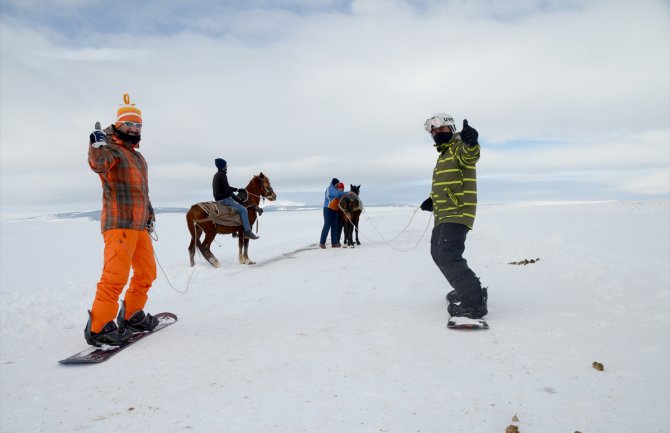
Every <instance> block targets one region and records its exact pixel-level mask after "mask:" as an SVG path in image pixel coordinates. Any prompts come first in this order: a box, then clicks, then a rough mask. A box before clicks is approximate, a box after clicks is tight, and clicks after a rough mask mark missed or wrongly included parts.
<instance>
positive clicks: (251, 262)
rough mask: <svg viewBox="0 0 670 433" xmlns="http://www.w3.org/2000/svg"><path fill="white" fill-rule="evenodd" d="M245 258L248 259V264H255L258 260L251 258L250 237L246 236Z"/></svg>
mask: <svg viewBox="0 0 670 433" xmlns="http://www.w3.org/2000/svg"><path fill="white" fill-rule="evenodd" d="M244 259H245V260H246V263H247V265H255V264H256V262H254V261H253V260H251V259H250V258H249V239H248V238H244Z"/></svg>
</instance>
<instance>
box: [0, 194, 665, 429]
mask: <svg viewBox="0 0 670 433" xmlns="http://www.w3.org/2000/svg"><path fill="white" fill-rule="evenodd" d="M669 207H670V206H669V203H668V202H667V201H661V202H603V203H588V204H584V203H582V204H578V203H561V204H553V205H533V206H530V205H519V206H511V205H509V206H495V207H487V206H481V207H480V209H479V215H478V219H477V222H476V225H475V230H474V231H472V232H471V233H470V235H469V238H468V241H467V243H466V252H465V256H466V258H467V259H468V261H469V263H470V265H471V267H472V268H473V269H474V270H475V271H476V272H477V274H478V275H479V276H480V277H481V279H482V281H483V283H484V284H485V285H487V286H488V287H489V297H490V299H489V316H488V319H489V323H490V325H491V329H490V330H488V331H474V332H473V331H454V330H448V329H446V328H445V325H446V322H447V312H446V304H445V301H444V295H445V294H446V293H447V291H448V290H449V288H448V287H447V285H446V282H445V280H444V278H443V277H442V275H441V274H440V272H439V271H438V270H437V268H436V267H435V265H434V264H433V262H432V259H431V257H430V253H429V239H430V229H431V228H432V222H431V221H429V215H428V214H427V213H425V212H417V213H416V214H415V213H414V209H411V208H397V207H396V208H393V207H387V208H368V209H367V210H366V213H365V214H364V215H363V216H362V218H361V234H362V235H361V241H362V243H363V245H362V246H360V247H357V248H355V249H339V250H338V249H330V248H328V249H326V250H320V249H317V248H315V246H316V245H315V244H316V242H317V240H318V235H319V232H320V229H321V223H322V221H321V219H322V217H321V211H319V210H305V211H290V212H267V213H266V214H264V215H263V216H262V217H261V219H260V231H259V234H260V236H261V239H259V240H257V241H252V244H251V247H250V255H251V257H252V258H253V259H255V260H256V261H257V262H258V263H257V264H256V265H253V266H245V265H240V264H238V263H237V262H236V256H237V241H236V240H234V239H232V238H230V237H229V236H218V237H217V240H218V242H220V244H221V246H220V247H217V246H214V248H213V251H214V253H215V254H216V255H217V256H218V258H219V259H220V260H221V261H222V267H221V268H219V269H214V268H212V267H210V266H209V265H208V264H206V263H204V261H203V260H202V258H200V257H198V263H197V265H196V267H195V268H194V271H193V273H192V269H191V268H189V267H188V255H187V250H186V248H187V244H188V232H187V229H186V224H185V221H184V215H183V214H161V215H159V216H158V225H157V232H158V235H159V240H158V242H156V243H155V247H156V253H157V256H158V259H159V262H160V264H161V265H162V267H163V268H164V270H165V272H166V273H167V276H168V277H169V281H170V282H171V284H172V285H174V288H175V289H176V290H174V289H173V288H172V287H171V285H170V283H169V282H168V280H167V279H166V277H165V275H163V273H162V272H161V270H160V269H159V277H158V279H157V280H156V283H155V285H154V287H153V288H152V291H151V292H150V299H149V303H148V305H147V310H148V311H149V312H160V311H172V312H174V313H176V314H177V315H178V316H179V322H178V323H177V324H176V325H174V326H171V327H170V328H167V329H166V330H164V331H161V332H160V333H158V334H156V335H154V336H151V337H150V338H148V339H146V340H144V341H142V342H141V343H138V344H137V345H136V346H133V347H130V348H128V349H127V350H125V351H124V352H122V353H121V354H119V355H117V356H116V357H114V358H112V359H111V360H109V361H108V362H106V363H104V364H101V365H91V366H63V365H59V364H58V362H57V361H58V360H59V359H62V358H65V357H67V356H69V355H71V354H73V353H74V352H76V351H79V350H81V349H83V348H84V347H85V346H86V344H85V342H84V338H83V328H84V325H85V322H86V319H87V313H86V310H87V309H88V308H89V307H90V304H91V302H92V299H93V295H94V291H95V284H96V282H97V279H98V277H99V274H100V269H101V266H102V246H103V244H102V237H101V236H100V234H99V223H98V222H95V221H89V220H86V219H83V218H80V219H67V220H54V219H48V218H36V219H11V220H8V219H5V220H3V221H2V223H1V229H2V232H1V238H2V250H1V256H0V259H1V269H0V270H1V293H0V302H1V304H0V313H1V315H0V324H1V335H0V344H1V353H0V379H1V383H0V385H1V386H0V396H1V400H0V430H1V431H2V432H3V433H5V432H6V433H22V432H49V433H53V432H68V433H71V432H110V433H112V432H114V433H117V432H131V431H134V432H161V433H168V432H230V433H250V432H259V433H265V432H277V433H296V432H310V433H313V432H324V433H325V432H338V433H339V432H342V433H351V432H370V433H377V432H398V433H409V432H422V433H429V432H474V433H487V432H491V433H494V432H495V433H502V432H504V431H505V428H506V427H507V426H508V425H510V424H515V425H517V426H518V427H519V430H520V431H521V432H522V433H530V432H542V433H552V432H555V433H559V432H560V433H566V432H567V433H572V432H574V431H580V432H583V433H596V432H602V433H613V432H645V433H654V432H659V433H661V432H665V433H667V432H668V431H670V415H669V407H670V376H669V373H668V367H669V365H670V362H669V361H670V354H669V347H670V268H669V263H670V223H669V217H670V211H669ZM412 216H414V219H413V220H412V221H411V223H410V224H409V226H408V228H407V230H405V231H404V232H402V230H403V228H404V227H406V226H407V224H408V222H410V218H412ZM429 223H430V224H431V226H430V227H429V228H428V230H427V231H425V230H426V228H427V227H428V224H429ZM378 232H379V233H381V235H383V236H384V237H385V238H386V239H392V238H394V237H396V235H398V234H400V233H401V232H402V233H401V234H400V236H399V237H398V238H397V239H395V240H394V241H393V242H392V243H391V244H388V243H385V242H383V241H382V240H381V237H380V234H379V233H378ZM424 233H425V234H424ZM422 235H423V237H422ZM417 242H418V246H417V247H416V248H412V247H414V246H415V245H417ZM536 258H539V259H540V261H539V262H537V263H534V264H528V265H525V266H524V265H511V264H509V262H513V261H519V260H523V259H536ZM189 278H191V281H190V284H189V285H188V286H187V281H188V280H189ZM178 291H181V292H184V291H185V293H178ZM593 362H600V363H602V364H603V365H604V371H602V372H601V371H597V370H596V369H594V368H593V367H592V363H593ZM514 416H516V417H518V422H512V420H513V417H514Z"/></svg>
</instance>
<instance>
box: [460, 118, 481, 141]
mask: <svg viewBox="0 0 670 433" xmlns="http://www.w3.org/2000/svg"><path fill="white" fill-rule="evenodd" d="M478 138H479V132H477V130H476V129H475V128H473V127H472V126H470V125H468V119H464V120H463V129H462V130H461V140H463V142H464V143H465V144H467V145H468V146H470V147H472V146H476V145H477V144H478V143H477V139H478Z"/></svg>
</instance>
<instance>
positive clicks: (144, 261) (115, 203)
mask: <svg viewBox="0 0 670 433" xmlns="http://www.w3.org/2000/svg"><path fill="white" fill-rule="evenodd" d="M123 98H124V103H123V104H122V105H121V106H120V107H119V109H118V111H117V119H116V122H115V123H114V124H112V125H110V126H109V127H107V128H105V129H104V130H101V129H100V124H99V123H97V124H96V129H95V130H94V131H93V132H92V133H91V135H90V138H89V148H88V163H89V166H90V167H91V170H93V171H94V172H96V173H98V175H99V176H100V180H101V182H102V191H103V200H102V213H101V217H100V223H101V226H102V234H103V237H104V240H105V253H104V265H103V270H102V277H101V278H100V282H99V283H98V286H97V291H96V295H95V300H94V301H93V306H92V308H91V311H90V312H89V320H88V323H87V325H86V328H85V330H84V337H85V338H86V341H87V342H88V343H89V344H91V345H94V346H100V345H102V344H109V345H120V344H123V343H124V342H125V341H127V340H128V339H130V337H131V336H132V334H133V332H143V331H150V330H152V329H154V328H155V327H156V325H157V324H158V320H157V319H156V318H154V317H152V316H151V314H146V313H145V312H144V311H143V308H144V305H145V304H146V302H147V292H148V291H149V288H150V287H151V284H152V283H153V281H154V280H155V279H156V262H155V260H154V250H153V246H152V244H151V236H150V233H151V232H152V231H153V227H154V224H155V214H154V209H153V207H152V206H151V201H150V200H149V186H148V169H147V163H146V161H145V160H144V157H143V156H142V155H141V154H140V153H139V152H138V151H137V150H136V149H137V148H138V147H139V142H140V139H141V131H142V112H141V111H140V110H139V109H138V108H136V107H135V104H131V103H130V97H129V96H128V94H125V95H123ZM131 267H132V269H133V277H132V278H131V280H130V285H129V287H128V290H127V291H126V294H125V297H124V301H123V302H122V304H121V309H120V311H119V313H118V316H117V310H118V309H119V304H118V302H119V297H120V296H121V293H122V292H123V289H124V287H125V285H126V283H127V282H128V277H129V275H130V269H131ZM115 316H117V323H118V324H117V323H115V322H114V317H115Z"/></svg>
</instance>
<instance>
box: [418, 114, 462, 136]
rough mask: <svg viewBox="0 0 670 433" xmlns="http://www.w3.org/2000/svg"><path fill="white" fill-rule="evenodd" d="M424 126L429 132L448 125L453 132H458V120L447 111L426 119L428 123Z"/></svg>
mask: <svg viewBox="0 0 670 433" xmlns="http://www.w3.org/2000/svg"><path fill="white" fill-rule="evenodd" d="M423 126H424V127H425V128H426V131H428V132H430V131H432V130H433V129H436V128H441V127H442V126H448V127H449V129H451V132H456V122H454V118H453V117H451V115H449V114H447V113H437V114H434V115H433V116H432V117H431V118H430V119H428V120H426V123H424V124H423Z"/></svg>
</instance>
